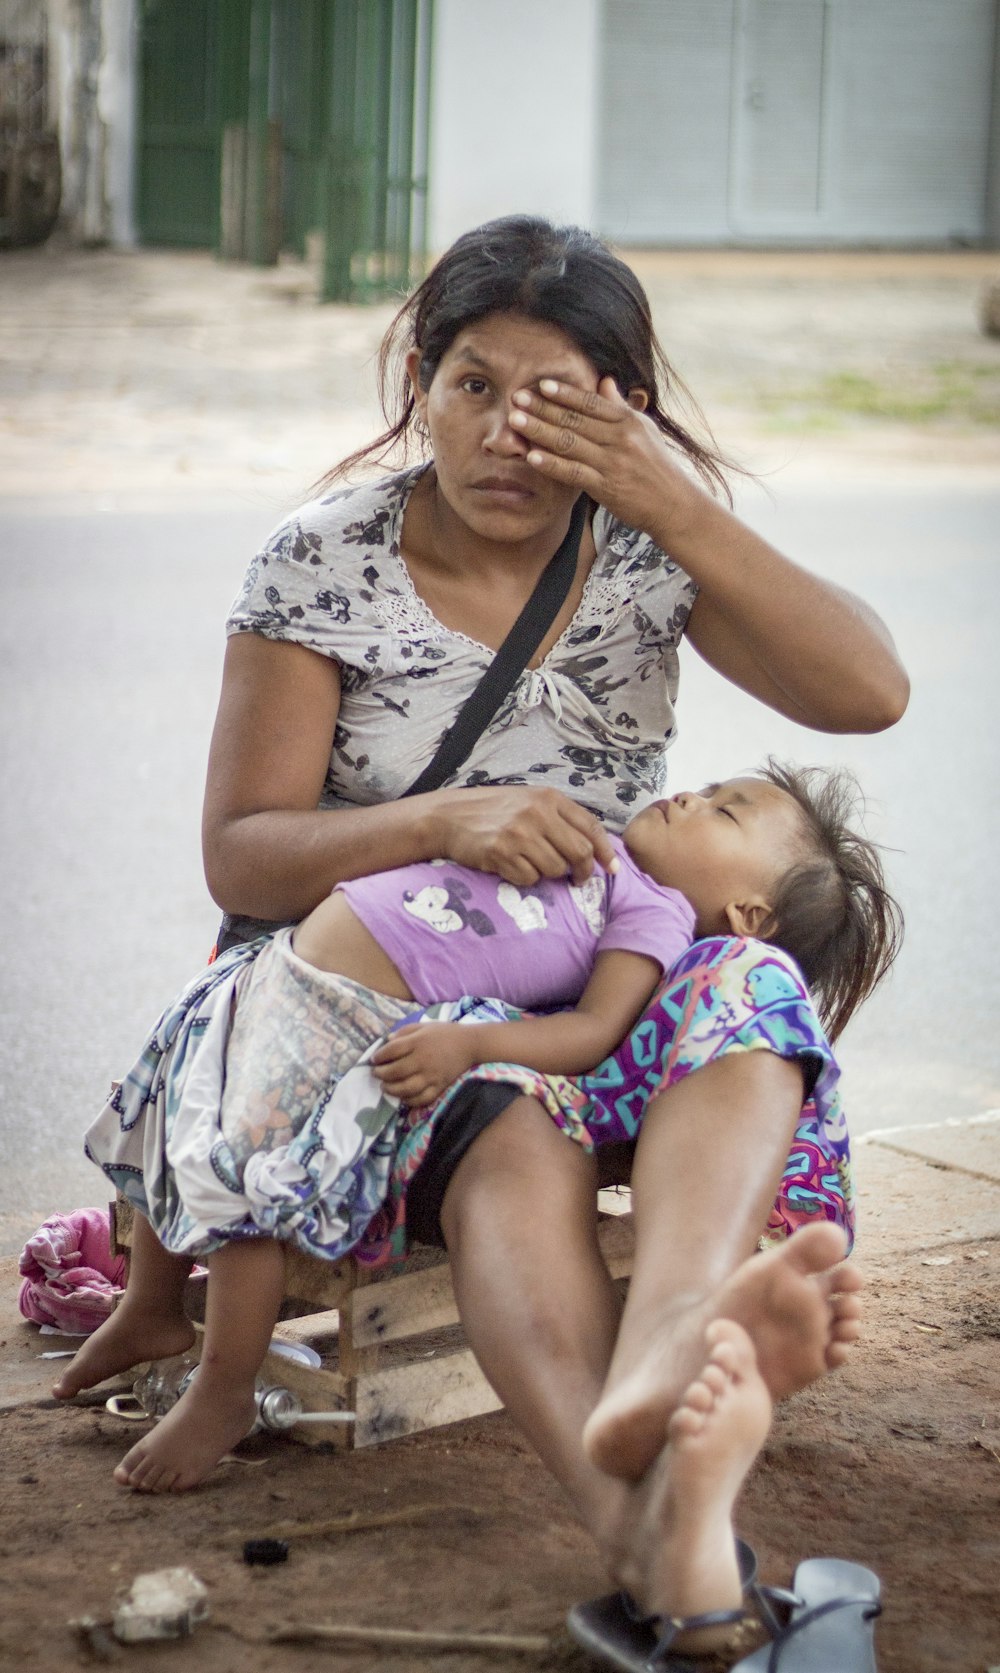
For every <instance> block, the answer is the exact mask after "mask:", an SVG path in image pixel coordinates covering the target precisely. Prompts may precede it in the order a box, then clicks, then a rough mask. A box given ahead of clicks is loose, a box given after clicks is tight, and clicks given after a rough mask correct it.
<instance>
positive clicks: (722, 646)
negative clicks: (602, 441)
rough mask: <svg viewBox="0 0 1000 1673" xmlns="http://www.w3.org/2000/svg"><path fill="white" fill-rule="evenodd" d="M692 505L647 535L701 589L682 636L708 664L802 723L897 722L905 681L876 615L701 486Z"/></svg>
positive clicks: (842, 726) (873, 726)
mask: <svg viewBox="0 0 1000 1673" xmlns="http://www.w3.org/2000/svg"><path fill="white" fill-rule="evenodd" d="M688 503H689V507H690V511H689V514H688V515H687V516H686V517H681V518H679V517H677V516H676V515H674V516H672V517H671V520H670V524H669V527H665V528H664V529H663V530H662V531H651V532H653V533H654V538H656V539H658V540H662V543H663V544H664V546H665V549H666V550H667V551H669V553H670V555H671V557H673V558H674V559H676V561H677V562H678V563H679V564H680V565H681V567H682V568H683V569H684V570H686V572H687V573H688V574H689V575H690V576H691V578H692V580H694V581H696V582H697V583H698V586H699V589H700V592H699V597H698V599H697V600H696V602H695V606H694V609H693V610H692V612H691V618H690V621H689V624H688V633H689V637H690V639H691V642H692V643H693V644H694V646H695V648H696V649H697V650H698V651H699V652H700V653H701V654H702V655H703V656H704V657H705V659H706V661H708V662H710V663H711V664H712V666H713V667H715V668H716V669H718V670H719V672H720V673H722V674H724V675H726V677H727V678H729V679H732V680H733V681H734V682H735V683H736V684H738V685H740V686H742V687H743V688H744V689H745V690H748V691H750V692H751V693H752V694H753V695H754V696H756V697H759V698H760V699H761V700H762V701H764V702H766V703H769V704H770V705H771V706H772V707H773V708H776V709H778V710H780V711H781V712H782V713H784V714H787V715H788V716H789V717H790V718H791V719H793V720H796V721H798V722H799V723H800V724H801V725H804V726H812V727H815V728H817V729H818V730H822V731H832V732H869V731H871V732H875V731H881V730H882V729H883V728H885V727H887V726H891V725H893V724H894V723H895V722H896V721H897V720H898V719H899V718H900V716H901V715H902V713H903V711H904V710H905V708H906V703H907V699H908V696H909V681H908V679H907V675H906V672H905V669H904V668H903V666H902V663H901V662H900V660H899V657H898V655H897V653H896V648H895V646H894V644H893V641H892V637H891V635H890V634H889V631H888V629H887V628H886V626H885V624H884V623H883V622H882V621H881V619H880V618H879V616H878V615H877V614H876V613H875V611H874V610H872V609H871V608H870V607H869V606H868V605H867V604H865V603H864V601H863V600H862V599H860V598H857V597H856V596H855V595H854V594H853V593H851V592H848V591H847V590H846V589H845V588H842V587H839V586H836V585H835V584H833V583H832V582H830V581H826V580H823V579H822V578H821V577H819V576H817V575H813V574H811V573H810V572H809V571H808V570H805V569H803V568H801V567H800V566H799V565H798V564H796V563H793V562H792V561H791V559H789V558H786V557H784V556H783V555H782V554H781V553H780V552H778V551H776V550H775V548H774V547H773V546H771V545H769V544H768V542H767V541H766V540H763V539H761V537H760V536H759V535H756V534H755V533H754V532H753V531H752V530H751V529H749V528H747V527H746V526H745V524H743V523H742V522H740V520H739V519H738V518H737V517H735V516H734V515H733V514H732V513H731V512H729V511H727V510H726V509H725V507H723V506H721V505H719V504H718V502H717V501H715V500H713V499H712V498H711V497H710V496H709V495H707V494H704V493H703V492H702V491H701V490H700V489H697V488H693V489H692V497H691V499H690V501H689V502H688Z"/></svg>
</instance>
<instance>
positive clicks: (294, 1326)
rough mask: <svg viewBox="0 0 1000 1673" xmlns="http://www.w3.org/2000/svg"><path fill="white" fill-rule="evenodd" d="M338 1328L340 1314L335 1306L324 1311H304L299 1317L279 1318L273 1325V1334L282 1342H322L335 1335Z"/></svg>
mask: <svg viewBox="0 0 1000 1673" xmlns="http://www.w3.org/2000/svg"><path fill="white" fill-rule="evenodd" d="M339 1330H340V1314H339V1312H338V1311H337V1308H336V1307H330V1308H328V1309H327V1311H326V1312H325V1313H305V1314H303V1316H302V1318H300V1319H281V1320H280V1321H279V1323H278V1324H276V1325H275V1327H274V1334H275V1336H280V1337H281V1339H282V1341H283V1342H308V1343H312V1342H322V1341H323V1339H324V1338H327V1337H331V1336H336V1335H337V1334H338V1332H339Z"/></svg>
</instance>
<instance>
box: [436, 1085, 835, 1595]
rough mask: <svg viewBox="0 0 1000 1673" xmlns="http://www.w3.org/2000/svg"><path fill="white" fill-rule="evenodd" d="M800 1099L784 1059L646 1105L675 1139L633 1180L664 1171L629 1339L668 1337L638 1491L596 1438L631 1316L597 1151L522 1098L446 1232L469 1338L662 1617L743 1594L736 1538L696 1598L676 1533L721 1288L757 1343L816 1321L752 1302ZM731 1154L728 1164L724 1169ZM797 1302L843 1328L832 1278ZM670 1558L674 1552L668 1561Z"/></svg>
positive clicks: (450, 1212)
mask: <svg viewBox="0 0 1000 1673" xmlns="http://www.w3.org/2000/svg"><path fill="white" fill-rule="evenodd" d="M699 1082H700V1083H701V1084H700V1087H699V1086H698V1085H697V1083H699ZM681 1093H685V1094H686V1095H685V1096H678V1095H679V1094H681ZM801 1096H802V1085H801V1077H800V1075H799V1072H798V1070H797V1069H795V1068H794V1067H790V1066H789V1065H788V1064H785V1063H783V1062H782V1061H781V1060H780V1059H778V1058H776V1057H774V1056H773V1055H772V1054H770V1053H765V1052H760V1053H753V1054H741V1055H740V1056H739V1057H738V1058H737V1057H735V1056H733V1057H729V1058H726V1059H723V1060H722V1061H721V1062H719V1063H717V1064H713V1065H711V1066H709V1067H707V1068H705V1069H702V1070H699V1071H697V1072H696V1073H695V1074H692V1075H690V1076H689V1077H688V1078H687V1079H686V1080H685V1081H683V1082H681V1083H680V1084H679V1085H678V1086H675V1087H672V1088H670V1089H669V1091H668V1092H666V1093H663V1094H661V1096H660V1097H659V1098H658V1099H657V1100H656V1101H655V1107H654V1108H652V1109H651V1111H650V1112H648V1113H647V1117H646V1130H651V1129H652V1124H651V1120H650V1116H651V1115H652V1116H654V1117H655V1118H656V1125H657V1128H658V1129H659V1131H660V1135H661V1143H659V1144H657V1145H656V1146H655V1147H653V1149H652V1150H651V1149H650V1147H649V1146H648V1145H646V1146H645V1149H646V1151H647V1155H646V1156H645V1157H644V1158H643V1159H642V1161H640V1158H639V1155H638V1154H637V1156H636V1172H637V1173H638V1175H639V1176H640V1178H642V1177H643V1176H645V1175H646V1174H650V1177H649V1179H648V1181H647V1182H646V1183H647V1186H648V1189H646V1190H645V1191H643V1190H642V1189H640V1193H639V1213H640V1215H641V1217H642V1218H643V1219H645V1220H646V1221H647V1224H646V1225H645V1226H644V1227H643V1229H642V1231H641V1233H640V1236H641V1240H642V1247H641V1252H640V1253H639V1255H638V1256H637V1263H636V1264H637V1269H638V1272H639V1298H638V1303H637V1306H636V1307H635V1308H633V1309H632V1312H633V1326H632V1332H633V1340H632V1342H631V1344H630V1343H629V1341H628V1339H627V1338H626V1339H625V1343H624V1348H628V1350H629V1352H630V1353H632V1352H633V1351H634V1350H635V1349H636V1348H637V1346H638V1344H637V1343H636V1341H635V1336H636V1335H642V1336H643V1337H644V1336H645V1334H646V1333H648V1332H653V1331H654V1330H655V1341H656V1363H657V1381H656V1384H655V1387H656V1390H657V1400H658V1403H659V1411H658V1421H659V1424H660V1427H659V1431H658V1436H657V1441H658V1444H657V1445H656V1447H655V1451H654V1454H653V1458H652V1459H650V1460H649V1463H650V1464H652V1463H653V1462H654V1460H655V1462H656V1467H655V1468H649V1469H648V1471H647V1473H646V1475H645V1476H644V1478H643V1480H642V1481H641V1482H639V1483H637V1484H636V1485H632V1483H631V1482H628V1481H626V1480H622V1479H617V1478H616V1476H615V1475H612V1474H609V1473H607V1471H606V1470H605V1469H603V1468H599V1467H598V1466H597V1464H596V1463H595V1462H594V1460H593V1458H592V1457H591V1456H590V1455H589V1453H588V1452H587V1451H585V1450H584V1446H583V1429H584V1426H585V1424H586V1423H587V1420H588V1418H590V1416H591V1414H592V1413H593V1412H594V1409H595V1407H596V1406H597V1405H598V1402H599V1400H600V1399H601V1396H602V1393H603V1392H604V1390H605V1385H606V1383H607V1382H608V1377H609V1373H610V1371H611V1367H612V1356H613V1355H614V1358H615V1359H616V1360H617V1359H618V1351H617V1349H616V1347H615V1342H616V1338H617V1336H618V1321H619V1314H618V1309H617V1303H616V1300H615V1294H614V1290H613V1288H612V1286H611V1283H610V1281H609V1279H608V1277H607V1273H606V1270H605V1268H604V1265H603V1261H602V1260H601V1256H600V1252H599V1249H598V1246H597V1241H596V1223H595V1201H594V1197H595V1184H596V1170H595V1165H594V1163H593V1161H592V1159H591V1158H588V1157H587V1156H586V1155H585V1154H583V1153H582V1152H580V1151H578V1150H577V1149H576V1148H575V1147H574V1146H573V1145H572V1144H571V1143H570V1142H569V1141H568V1140H567V1139H566V1138H565V1136H564V1135H563V1134H561V1133H559V1132H558V1131H557V1130H556V1129H555V1128H554V1127H553V1126H552V1125H551V1123H550V1122H549V1121H548V1118H547V1117H546V1116H545V1115H544V1113H543V1112H542V1111H541V1110H540V1109H539V1107H538V1106H537V1105H536V1104H535V1103H534V1102H533V1101H532V1100H530V1099H519V1100H517V1102H516V1103H514V1104H512V1105H511V1106H510V1107H509V1108H508V1109H507V1110H506V1111H505V1112H504V1114H503V1115H502V1116H501V1117H500V1118H499V1119H498V1120H497V1121H495V1122H494V1123H493V1124H492V1126H490V1127H489V1128H487V1129H486V1131H485V1132H484V1133H483V1134H481V1135H480V1137H479V1138H478V1139H477V1140H476V1142H475V1144H474V1145H472V1147H471V1148H470V1150H469V1151H468V1152H467V1153H466V1155H465V1157H464V1158H463V1159H462V1162H461V1163H460V1164H459V1166H458V1168H457V1169H456V1170H455V1173H454V1175H453V1177H452V1180H451V1182H450V1184H449V1186H448V1190H447V1192H446V1194H445V1199H444V1205H443V1209H442V1227H443V1230H444V1234H445V1240H446V1242H447V1245H448V1249H449V1253H450V1255H451V1261H452V1275H453V1279H454V1282H455V1290H456V1296H457V1298H458V1303H459V1309H460V1312H461V1314H462V1319H463V1323H464V1325H465V1328H466V1332H467V1334H468V1337H469V1340H470V1343H471V1346H472V1347H473V1349H474V1351H475V1353H476V1356H477V1358H478V1359H479V1361H480V1364H481V1365H482V1367H483V1369H484V1371H485V1372H486V1375H487V1376H488V1377H489V1379H490V1381H491V1383H492V1384H493V1386H494V1387H495V1388H496V1390H497V1392H498V1393H499V1395H500V1397H501V1399H502V1400H503V1401H504V1403H505V1405H506V1406H507V1408H508V1410H509V1411H510V1413H511V1416H512V1417H513V1418H514V1420H515V1422H517V1424H518V1425H519V1427H520V1428H521V1429H522V1431H523V1432H524V1433H525V1435H526V1436H527V1437H528V1439H529V1440H530V1441H531V1442H532V1444H533V1445H534V1446H535V1448H536V1450H537V1451H538V1453H539V1455H540V1456H541V1458H542V1459H543V1461H544V1462H545V1463H546V1465H547V1466H548V1467H549V1469H550V1470H552V1472H553V1474H554V1475H555V1476H556V1477H557V1479H558V1480H559V1481H560V1482H561V1484H562V1486H563V1487H564V1489H565V1490H566V1492H567V1493H568V1494H569V1496H570V1498H571V1500H572V1501H573V1503H574V1505H575V1506H576V1508H577V1510H578V1512H579V1514H580V1516H581V1518H582V1519H583V1521H584V1523H585V1524H586V1526H587V1527H588V1528H589V1529H590V1531H591V1533H592V1534H593V1536H594V1538H595V1539H596V1541H597V1544H598V1546H599V1548H600V1549H601V1551H602V1553H603V1555H604V1556H605V1559H606V1561H607V1563H608V1567H609V1569H610V1571H611V1572H612V1574H613V1575H614V1577H615V1578H616V1580H617V1581H618V1583H619V1584H625V1585H627V1586H629V1588H630V1589H631V1590H632V1591H633V1592H635V1593H636V1595H637V1596H638V1597H639V1599H640V1600H641V1602H642V1603H643V1604H644V1605H645V1606H646V1607H648V1608H651V1609H658V1610H666V1611H668V1612H669V1611H670V1610H671V1609H672V1608H673V1607H674V1605H675V1600H676V1602H677V1603H678V1604H679V1602H680V1596H681V1595H683V1597H684V1600H685V1601H684V1607H685V1610H689V1609H698V1608H699V1607H703V1608H705V1609H710V1608H724V1607H729V1606H730V1604H732V1605H735V1604H736V1603H737V1602H738V1598H739V1581H738V1576H737V1572H736V1563H735V1556H734V1553H733V1550H732V1542H731V1539H730V1542H729V1548H728V1551H727V1552H720V1553H719V1556H718V1564H719V1570H720V1572H719V1575H718V1585H717V1588H716V1592H715V1594H714V1595H713V1596H712V1597H711V1598H706V1600H705V1601H704V1602H703V1603H701V1602H699V1600H698V1599H697V1598H695V1599H694V1600H693V1601H692V1595H691V1594H692V1589H694V1590H695V1591H697V1590H699V1589H700V1585H701V1583H700V1582H699V1583H698V1585H697V1586H695V1587H694V1588H692V1584H691V1576H690V1575H688V1574H686V1573H685V1572H684V1570H683V1564H682V1566H681V1568H680V1569H678V1567H677V1564H678V1562H680V1561H681V1549H680V1546H681V1545H682V1544H683V1543H684V1542H679V1541H678V1539H677V1537H676V1528H675V1524H676V1516H675V1511H674V1508H672V1507H675V1505H676V1494H674V1493H672V1491H671V1488H670V1480H671V1471H672V1467H673V1466H672V1463H671V1455H670V1447H669V1443H668V1442H667V1424H668V1421H669V1415H670V1413H671V1412H672V1411H673V1410H674V1409H675V1408H676V1406H677V1405H678V1404H679V1402H680V1401H681V1398H682V1396H683V1394H684V1391H685V1389H686V1388H687V1387H688V1386H689V1385H690V1384H691V1382H692V1381H693V1380H695V1379H697V1378H698V1377H699V1375H700V1373H701V1372H702V1371H703V1369H704V1366H705V1361H706V1355H707V1348H706V1334H705V1333H706V1329H707V1326H708V1324H709V1322H710V1321H711V1320H713V1319H715V1318H717V1317H719V1316H720V1314H721V1312H722V1307H721V1306H720V1305H718V1304H717V1298H719V1297H720V1296H722V1297H723V1298H724V1300H725V1301H726V1302H727V1304H728V1305H729V1308H730V1311H732V1310H735V1308H736V1306H737V1304H739V1306H740V1307H741V1309H742V1312H743V1313H744V1314H746V1318H743V1319H741V1321H740V1322H741V1323H745V1324H746V1325H747V1329H748V1331H749V1334H750V1336H751V1338H753V1337H754V1330H755V1328H757V1329H760V1330H761V1332H762V1333H764V1334H768V1333H769V1334H770V1336H771V1337H772V1338H774V1339H778V1338H780V1337H781V1336H782V1335H784V1336H785V1337H786V1342H785V1346H786V1348H787V1349H788V1351H789V1352H791V1350H792V1348H793V1347H794V1340H793V1338H794V1336H795V1335H796V1334H797V1332H798V1331H799V1329H800V1326H801V1322H802V1321H801V1318H800V1317H798V1316H797V1317H796V1320H795V1323H794V1326H793V1327H792V1328H791V1329H789V1327H788V1326H787V1325H783V1324H782V1322H781V1320H780V1319H774V1318H770V1317H769V1314H768V1309H769V1308H770V1306H771V1302H772V1298H771V1295H770V1293H769V1290H768V1288H767V1287H765V1290H764V1293H762V1295H761V1296H760V1297H759V1298H755V1297H754V1294H753V1284H752V1283H751V1275H752V1272H753V1270H754V1268H755V1265H756V1263H758V1262H760V1261H761V1260H762V1259H763V1258H764V1257H756V1256H754V1257H753V1258H752V1259H750V1258H749V1257H750V1252H751V1251H752V1250H753V1249H754V1247H755V1244H756V1240H757V1238H758V1236H759V1234H760V1230H761V1227H762V1226H763V1224H764V1222H765V1220H766V1218H767V1214H768V1211H769V1209H770V1206H771V1202H772V1201H773V1197H774V1192H775V1189H776V1187H777V1182H778V1180H779V1179H780V1176H781V1173H782V1170H783V1167H784V1163H785V1159H786V1156H787V1153H788V1147H789V1141H790V1138H791V1135H792V1133H793V1131H794V1123H795V1119H796V1117H797V1115H798V1111H799V1107H800V1104H801ZM706 1123H707V1126H706ZM713 1146H714V1148H713ZM726 1157H730V1158H732V1166H731V1167H730V1168H726V1167H725V1166H719V1165H715V1164H716V1163H717V1160H718V1159H719V1158H726ZM654 1159H655V1174H656V1179H655V1182H654V1178H653V1177H652V1173H651V1166H652V1162H653V1160H654ZM706 1159H707V1160H706ZM635 1183H636V1173H634V1174H633V1186H635ZM777 1253H778V1255H779V1256H780V1255H783V1254H784V1253H785V1251H778V1252H777ZM768 1258H769V1259H770V1257H768ZM634 1283H635V1278H634V1277H633V1284H634ZM630 1307H631V1303H630ZM799 1312H800V1313H802V1312H804V1313H806V1314H807V1315H808V1316H810V1317H811V1318H812V1319H813V1320H814V1321H817V1322H818V1333H819V1334H821V1335H822V1334H824V1333H826V1332H828V1328H829V1325H828V1321H829V1303H828V1298H827V1295H826V1294H825V1293H824V1292H823V1290H822V1288H821V1286H818V1285H817V1284H815V1283H813V1282H812V1281H810V1282H809V1283H808V1286H807V1299H806V1304H805V1305H804V1307H801V1308H800V1309H799ZM752 1315H757V1316H756V1318H754V1317H752ZM748 1320H749V1322H747V1321H748ZM640 1321H642V1323H643V1328H642V1330H641V1331H640ZM765 1327H766V1329H765ZM623 1351H624V1349H623ZM635 1370H636V1365H635V1364H634V1363H633V1364H632V1365H631V1368H630V1369H628V1370H626V1368H625V1367H624V1366H622V1368H621V1376H622V1377H623V1378H624V1377H625V1376H626V1375H632V1374H633V1373H634V1372H635ZM640 1427H642V1425H641V1424H640ZM646 1427H647V1428H648V1425H647V1426H646ZM618 1444H620V1439H619V1443H618ZM647 1444H648V1443H647V1441H646V1440H644V1441H643V1445H644V1446H645V1445H647ZM716 1519H717V1518H716ZM653 1526H656V1527H658V1528H659V1529H660V1534H661V1537H660V1540H659V1543H657V1541H656V1540H655V1539H652V1538H651V1530H652V1527H653ZM668 1551H669V1552H671V1553H672V1560H671V1562H670V1563H665V1562H664V1554H665V1553H666V1552H668ZM734 1594H735V1595H734Z"/></svg>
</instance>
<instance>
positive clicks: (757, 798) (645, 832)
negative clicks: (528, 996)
mask: <svg viewBox="0 0 1000 1673" xmlns="http://www.w3.org/2000/svg"><path fill="white" fill-rule="evenodd" d="M801 837H802V823H801V814H800V812H799V809H798V806H797V804H796V803H795V802H794V801H793V800H792V798H791V796H789V795H787V794H786V792H785V791H784V790H779V789H778V788H777V786H776V785H773V784H767V783H765V782H764V781H763V780H761V779H756V778H731V779H727V780H726V782H725V783H724V784H710V785H707V786H706V788H705V789H704V790H702V791H686V790H685V791H682V792H681V793H680V794H679V795H677V796H671V797H670V798H669V799H668V800H667V801H663V802H653V803H652V804H651V806H649V807H647V808H644V809H643V811H642V812H641V813H639V814H636V817H635V818H634V819H632V820H630V821H629V823H628V824H627V825H626V827H625V830H624V831H623V833H622V840H623V842H624V844H625V847H626V848H627V849H628V851H629V853H630V854H631V856H632V858H633V860H634V861H635V863H636V865H637V866H639V868H640V869H641V870H642V871H644V872H645V873H646V874H647V876H649V877H652V879H653V881H654V882H656V883H662V884H664V885H666V886H667V887H669V888H671V889H678V890H679V891H680V893H681V894H682V895H686V896H687V899H688V900H689V901H690V902H691V905H692V906H693V907H694V912H695V920H696V922H695V929H696V933H697V934H698V935H719V934H726V935H728V934H735V935H756V934H758V933H759V932H760V929H761V926H762V925H763V923H764V922H765V920H766V918H767V916H768V913H769V911H770V905H771V899H772V896H773V893H774V886H775V883H776V882H777V881H778V879H779V878H780V877H781V876H783V875H784V873H785V872H786V871H787V869H788V867H789V865H790V864H791V862H792V860H793V858H794V856H795V852H796V849H797V846H798V845H799V843H800V842H801Z"/></svg>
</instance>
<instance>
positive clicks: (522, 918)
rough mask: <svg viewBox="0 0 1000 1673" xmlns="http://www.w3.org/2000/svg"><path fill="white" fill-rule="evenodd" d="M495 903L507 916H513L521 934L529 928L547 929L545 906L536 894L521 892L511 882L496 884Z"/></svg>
mask: <svg viewBox="0 0 1000 1673" xmlns="http://www.w3.org/2000/svg"><path fill="white" fill-rule="evenodd" d="M497 903H498V905H499V906H501V907H502V908H503V910H504V911H505V912H506V914H507V916H508V918H513V920H514V922H515V924H516V925H517V927H518V929H519V930H520V931H521V932H522V934H524V935H527V934H528V932H529V930H533V929H548V927H549V920H548V918H547V917H546V916H545V907H544V906H543V905H542V903H541V901H540V900H539V898H538V896H537V895H529V894H523V893H522V892H521V890H520V889H517V888H515V886H514V884H513V883H498V884H497Z"/></svg>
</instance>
